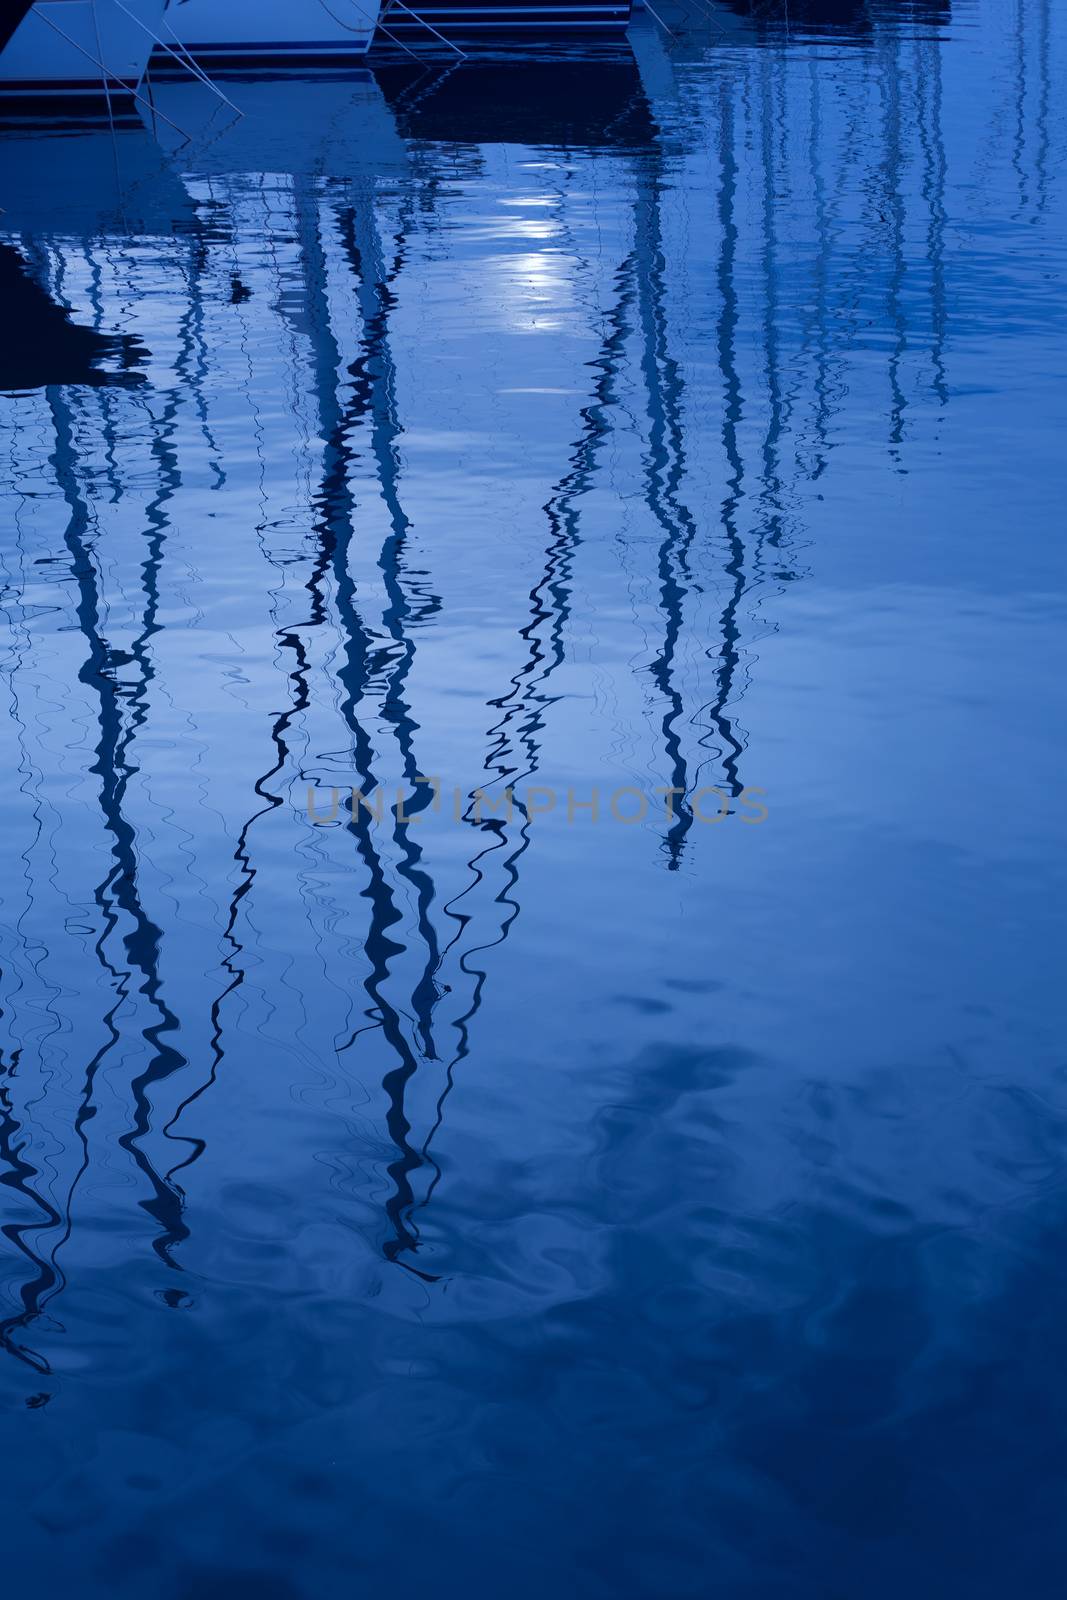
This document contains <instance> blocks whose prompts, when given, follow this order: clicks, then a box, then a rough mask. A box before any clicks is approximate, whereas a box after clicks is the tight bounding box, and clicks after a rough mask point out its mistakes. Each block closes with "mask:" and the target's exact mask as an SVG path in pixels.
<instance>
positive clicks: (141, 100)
mask: <svg viewBox="0 0 1067 1600" xmlns="http://www.w3.org/2000/svg"><path fill="white" fill-rule="evenodd" d="M34 15H35V16H38V17H40V19H41V21H42V22H47V24H48V26H49V27H50V28H51V29H52V31H53V32H54V33H58V34H59V36H60V38H61V39H65V40H66V41H67V43H68V44H69V45H70V46H71V48H72V49H73V50H77V52H78V54H79V55H80V56H84V57H85V59H86V61H91V62H92V64H93V66H94V67H97V68H99V71H100V74H101V77H102V80H103V82H104V85H105V92H106V85H107V80H108V78H114V79H115V82H116V83H122V79H121V78H119V77H117V76H116V74H115V73H113V72H111V71H110V70H109V68H107V67H106V66H105V65H104V63H103V62H102V61H98V60H97V59H96V57H95V56H94V55H93V53H92V51H91V50H86V48H85V46H84V45H81V44H79V43H78V41H77V39H72V38H71V36H70V34H69V33H68V32H67V31H66V29H65V28H61V27H60V26H59V23H58V22H53V21H52V18H51V17H50V16H48V15H47V14H46V13H45V12H44V11H42V10H40V9H39V8H38V9H36V10H35V12H34ZM123 88H124V89H125V90H126V93H127V94H129V95H132V96H133V98H134V99H135V100H136V101H137V103H138V105H142V106H147V107H148V109H149V111H150V112H151V113H152V115H153V116H156V117H162V119H163V121H164V122H165V123H167V124H168V126H170V127H171V128H173V129H174V131H175V133H180V134H181V136H182V138H183V139H186V140H188V139H189V138H190V135H189V134H188V133H186V131H185V129H184V128H179V126H178V124H177V123H176V122H172V121H171V119H170V117H168V116H165V115H164V114H163V112H162V111H160V110H159V108H158V106H154V105H152V104H151V102H150V101H148V100H146V99H145V97H144V95H143V94H138V92H137V90H136V89H131V88H130V87H129V85H128V84H123Z"/></svg>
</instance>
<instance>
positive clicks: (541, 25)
mask: <svg viewBox="0 0 1067 1600" xmlns="http://www.w3.org/2000/svg"><path fill="white" fill-rule="evenodd" d="M381 20H382V26H383V29H388V31H389V34H391V35H394V36H396V35H399V36H401V37H403V38H404V39H411V40H414V39H415V38H417V37H422V38H423V39H425V38H427V37H430V36H431V28H432V29H433V30H435V31H436V32H437V33H439V34H443V35H444V37H445V38H446V39H450V40H456V41H460V42H462V41H470V40H479V39H482V40H485V41H486V42H489V41H491V40H494V39H504V38H508V37H509V36H510V37H517V38H521V39H526V40H528V41H532V40H537V39H553V38H580V37H582V36H583V35H593V36H601V37H602V36H604V35H605V34H607V35H616V36H618V35H621V34H623V33H624V32H625V31H626V28H627V27H628V26H629V22H630V0H621V3H619V0H614V3H613V0H599V3H598V0H590V3H586V4H583V3H576V4H573V5H565V4H555V5H537V4H534V3H532V0H527V3H525V4H511V5H508V4H506V3H504V4H502V3H499V0H496V3H477V0H403V5H402V6H401V5H399V4H396V3H395V0H394V3H392V4H389V3H387V4H386V5H385V6H384V7H383V9H382V18H381Z"/></svg>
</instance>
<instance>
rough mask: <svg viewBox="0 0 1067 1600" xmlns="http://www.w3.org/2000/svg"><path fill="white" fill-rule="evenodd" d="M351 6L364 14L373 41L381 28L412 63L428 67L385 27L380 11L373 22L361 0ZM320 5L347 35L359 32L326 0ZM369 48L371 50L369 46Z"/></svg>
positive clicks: (321, 1) (353, 2) (355, 0)
mask: <svg viewBox="0 0 1067 1600" xmlns="http://www.w3.org/2000/svg"><path fill="white" fill-rule="evenodd" d="M350 4H351V5H353V6H354V7H355V9H356V10H357V11H359V12H361V13H362V16H363V19H364V24H365V25H366V24H367V23H369V24H370V32H371V38H372V39H373V37H374V30H375V28H376V27H377V28H381V30H382V32H383V33H384V34H385V37H386V38H387V39H388V40H389V41H390V43H391V44H398V45H399V46H400V48H401V50H406V51H407V53H408V55H409V56H410V57H411V59H412V61H417V62H418V63H419V66H420V67H424V66H425V65H426V63H425V61H424V60H423V59H422V57H421V56H418V55H416V54H415V52H414V50H412V49H411V48H410V47H409V46H408V45H406V44H405V43H404V41H403V39H400V38H398V37H397V35H396V34H395V33H394V32H393V31H392V29H391V28H387V27H386V26H385V25H384V23H383V22H382V17H381V12H380V11H379V13H378V17H377V19H376V21H374V22H372V21H371V16H370V12H369V11H364V10H363V7H362V6H361V5H360V4H359V0H350ZM319 5H320V6H321V7H322V9H323V11H325V13H326V15H327V16H328V17H330V18H331V19H332V20H333V21H334V22H336V24H337V26H338V27H339V28H343V29H344V30H345V32H346V33H355V32H357V30H356V29H355V28H353V27H352V26H351V24H350V23H348V22H346V21H345V19H344V17H339V16H338V15H337V12H336V11H333V10H332V9H331V8H330V7H329V6H328V5H327V4H326V0H319ZM368 48H369V46H368Z"/></svg>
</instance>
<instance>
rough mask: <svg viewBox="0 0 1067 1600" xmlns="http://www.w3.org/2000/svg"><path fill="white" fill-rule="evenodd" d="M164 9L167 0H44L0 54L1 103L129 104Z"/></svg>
mask: <svg viewBox="0 0 1067 1600" xmlns="http://www.w3.org/2000/svg"><path fill="white" fill-rule="evenodd" d="M123 6H125V10H124V9H123ZM163 8H164V0H123V5H122V6H120V5H118V4H116V3H115V0H41V3H39V4H37V5H34V6H31V8H30V9H29V11H27V13H26V15H25V16H24V17H23V19H22V21H21V22H20V23H19V25H18V27H17V28H16V29H15V30H14V32H13V34H12V36H11V38H10V40H9V41H8V43H7V45H6V46H5V47H4V50H3V52H2V53H0V101H3V102H5V103H7V104H8V105H11V104H15V105H18V104H21V103H28V104H30V105H33V106H39V105H40V104H41V103H42V102H46V103H47V102H63V103H67V102H72V101H76V102H78V103H82V102H88V103H91V104H92V105H94V106H99V107H100V108H101V109H103V108H106V107H107V105H108V104H109V102H110V103H111V104H112V105H114V102H115V101H116V100H118V101H122V100H127V101H129V100H130V99H132V96H133V95H134V94H135V93H136V91H137V89H138V86H139V84H140V82H141V79H142V77H143V76H144V71H145V68H146V66H147V65H148V58H149V55H150V54H151V51H152V46H153V42H154V36H155V35H156V34H157V33H158V31H159V27H160V23H161V21H162V17H163ZM102 69H106V70H102Z"/></svg>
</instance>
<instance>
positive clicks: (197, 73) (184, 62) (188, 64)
mask: <svg viewBox="0 0 1067 1600" xmlns="http://www.w3.org/2000/svg"><path fill="white" fill-rule="evenodd" d="M113 4H115V5H117V6H118V8H119V10H120V11H124V12H125V13H126V15H127V16H128V17H129V19H130V21H131V22H136V24H137V26H138V27H139V28H140V30H141V32H142V33H147V35H148V37H149V38H150V39H151V40H152V41H153V43H154V44H158V45H159V48H160V49H161V50H165V51H166V52H167V54H168V55H169V56H173V57H174V59H175V61H176V62H177V63H178V65H179V66H180V67H185V68H186V69H187V71H189V72H191V73H192V74H193V77H194V78H199V80H200V82H201V83H203V84H206V85H207V87H208V88H209V89H210V90H211V92H212V93H213V94H217V95H218V97H219V99H220V100H221V101H222V103H223V104H224V105H227V106H229V108H230V110H231V111H236V112H237V115H238V116H239V117H243V116H244V112H243V111H242V110H241V108H240V106H235V105H234V103H233V101H232V100H227V98H226V96H225V95H224V94H223V92H222V90H221V89H220V88H219V87H218V85H217V84H215V83H212V81H211V79H210V78H209V77H208V75H207V73H206V72H205V71H204V70H203V68H202V67H200V66H199V65H198V63H197V62H196V60H195V59H194V58H193V56H191V55H189V53H188V51H186V57H187V59H185V58H183V57H182V56H180V55H179V54H178V52H177V51H176V50H172V49H171V47H170V45H169V44H168V43H167V41H166V39H161V38H160V37H159V35H158V34H155V33H153V32H152V30H151V28H150V27H148V25H147V23H144V22H142V21H141V19H140V17H136V16H134V14H133V12H132V11H131V10H130V9H129V7H128V6H124V5H123V3H122V0H113ZM163 21H164V23H165V24H166V27H167V31H168V33H170V35H171V36H172V38H173V39H174V41H175V43H176V44H179V45H181V47H182V49H183V50H185V48H186V47H185V45H183V44H182V42H181V40H180V39H179V38H178V36H177V34H176V33H175V32H174V29H173V28H172V27H171V26H170V24H169V23H167V19H166V17H164V18H163ZM99 37H100V36H99V34H97V44H98V45H99Z"/></svg>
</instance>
